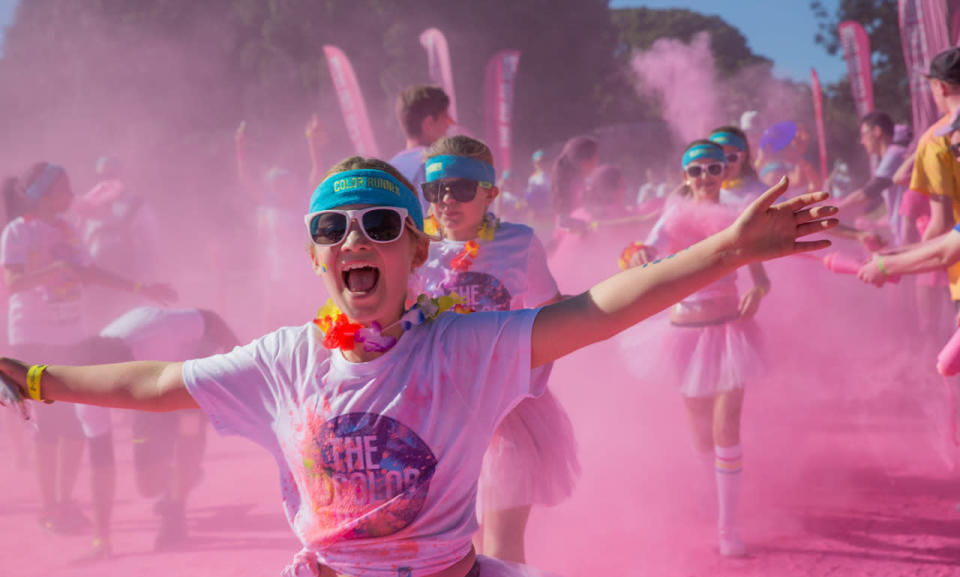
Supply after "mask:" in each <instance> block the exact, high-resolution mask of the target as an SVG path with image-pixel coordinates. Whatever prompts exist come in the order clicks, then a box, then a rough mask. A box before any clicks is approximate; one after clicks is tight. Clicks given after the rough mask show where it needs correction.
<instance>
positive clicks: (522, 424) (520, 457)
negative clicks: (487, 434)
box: [477, 369, 580, 519]
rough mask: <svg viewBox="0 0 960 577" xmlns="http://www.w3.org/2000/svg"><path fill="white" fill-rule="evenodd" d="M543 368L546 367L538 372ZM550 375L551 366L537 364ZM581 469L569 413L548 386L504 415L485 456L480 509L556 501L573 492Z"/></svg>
mask: <svg viewBox="0 0 960 577" xmlns="http://www.w3.org/2000/svg"><path fill="white" fill-rule="evenodd" d="M538 373H542V374H540V375H538ZM534 375H535V376H534V378H543V379H546V378H547V376H548V375H549V370H546V371H543V370H542V369H537V370H535V371H534ZM579 474H580V462H579V461H578V460H577V444H576V439H575V438H574V435H573V425H572V423H571V422H570V417H568V416H567V412H566V411H564V410H563V407H562V406H561V405H560V403H559V401H557V398H556V397H555V396H553V393H551V392H550V389H549V388H546V389H545V390H544V393H543V394H542V395H540V396H539V397H535V398H530V399H524V400H523V401H521V402H520V404H519V405H517V406H516V408H514V409H513V410H512V411H510V413H508V414H507V416H506V417H504V419H503V421H501V422H500V425H499V426H498V427H497V430H496V432H495V433H494V434H493V439H492V440H491V441H490V447H489V448H487V452H486V454H485V455H484V456H483V467H482V469H481V471H480V483H479V487H478V490H477V513H478V516H479V517H480V519H483V511H501V510H503V509H509V508H512V507H521V506H524V505H547V506H551V505H556V504H558V503H560V502H561V501H563V500H564V499H566V498H568V497H569V496H570V495H571V494H573V487H574V485H575V484H576V480H577V477H578V476H579Z"/></svg>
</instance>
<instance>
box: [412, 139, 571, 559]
mask: <svg viewBox="0 0 960 577" xmlns="http://www.w3.org/2000/svg"><path fill="white" fill-rule="evenodd" d="M426 158H427V160H426V183H425V184H423V185H422V189H423V197H424V198H425V199H426V200H427V202H429V203H430V204H431V206H432V213H433V215H434V216H435V218H436V223H437V225H438V229H437V232H438V233H439V234H440V235H441V237H442V239H441V240H440V241H439V242H434V243H431V245H430V256H429V257H428V258H427V262H426V264H425V265H424V266H423V267H421V269H420V277H421V280H422V282H423V288H424V290H425V292H426V293H427V294H429V295H431V296H435V297H438V296H442V295H447V294H451V293H457V294H458V295H460V296H461V297H462V298H463V300H464V304H465V305H466V306H467V307H469V308H470V309H472V310H475V311H508V310H512V309H521V308H533V307H538V306H542V305H545V304H549V303H551V302H556V301H557V300H559V296H560V295H559V292H558V290H557V283H556V281H555V280H554V278H553V275H551V274H550V269H549V268H548V267H547V258H546V253H545V252H544V250H543V246H542V245H541V244H540V241H539V240H538V239H537V237H536V235H535V234H534V232H533V229H532V228H530V227H528V226H526V225H522V224H514V223H510V222H501V221H500V220H499V219H497V218H496V216H494V215H493V213H491V212H488V211H489V209H490V205H491V203H492V202H493V200H494V199H495V198H496V197H497V195H498V194H499V192H500V191H499V190H498V189H497V187H496V186H494V183H495V182H497V180H496V173H495V171H494V168H493V153H492V152H491V151H490V149H489V148H488V147H487V145H486V144H484V143H482V142H480V141H479V140H476V139H473V138H470V137H467V136H453V137H448V138H443V139H441V140H438V141H437V142H435V143H434V144H433V145H432V146H431V147H430V149H429V150H428V151H427V154H426ZM551 367H552V365H545V366H543V367H540V368H538V369H535V370H534V371H533V376H532V377H531V380H532V381H533V382H535V383H537V385H536V386H537V388H539V389H542V390H543V394H542V395H540V396H539V397H537V398H532V399H527V400H524V401H522V402H521V403H520V404H519V405H517V407H516V408H515V409H513V410H512V411H511V412H510V413H509V414H507V416H506V417H505V418H504V420H503V421H502V422H501V423H500V426H499V428H498V429H497V431H496V432H495V433H494V435H493V441H492V442H491V443H490V448H489V449H488V450H487V454H486V455H485V456H484V460H483V469H482V471H481V474H480V487H479V494H478V500H477V503H478V512H479V513H480V518H481V533H480V535H479V538H478V539H477V540H476V541H478V542H479V543H478V544H479V545H480V546H481V547H480V548H481V549H482V551H483V553H484V554H486V555H490V556H492V557H497V558H499V559H505V560H508V561H516V562H521V563H522V562H523V561H524V542H523V535H524V530H525V528H526V524H527V519H528V518H529V516H530V508H531V505H556V504H557V503H559V502H560V501H562V500H564V499H566V498H567V497H569V496H570V494H571V493H572V492H573V486H574V483H575V481H576V475H577V473H578V472H579V469H580V466H579V463H578V462H577V455H576V443H575V440H574V436H573V426H572V425H571V423H570V419H569V418H568V417H567V414H566V412H565V411H564V410H563V407H561V406H560V403H559V402H558V401H557V399H556V398H555V397H554V396H553V394H552V393H551V392H550V390H549V389H548V388H546V382H547V379H548V378H549V376H550V369H551Z"/></svg>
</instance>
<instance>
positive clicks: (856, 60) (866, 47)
mask: <svg viewBox="0 0 960 577" xmlns="http://www.w3.org/2000/svg"><path fill="white" fill-rule="evenodd" d="M837 34H838V35H839V36H840V47H841V48H842V49H843V58H844V60H846V61H847V75H848V76H849V77H850V92H851V93H852V94H853V102H854V103H855V104H856V107H857V116H859V117H860V118H863V117H864V116H866V115H867V114H869V113H870V112H873V109H874V103H873V64H872V62H871V61H870V38H869V37H868V36H867V31H866V30H864V29H863V26H862V25H861V24H860V23H859V22H854V21H852V20H846V21H844V22H841V23H840V25H839V26H838V27H837Z"/></svg>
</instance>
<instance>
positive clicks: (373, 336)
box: [313, 293, 473, 353]
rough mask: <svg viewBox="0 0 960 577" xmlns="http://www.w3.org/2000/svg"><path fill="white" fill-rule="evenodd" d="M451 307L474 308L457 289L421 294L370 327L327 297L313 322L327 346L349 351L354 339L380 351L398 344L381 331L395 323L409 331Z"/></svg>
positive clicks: (461, 310)
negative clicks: (395, 316) (390, 319)
mask: <svg viewBox="0 0 960 577" xmlns="http://www.w3.org/2000/svg"><path fill="white" fill-rule="evenodd" d="M449 310H452V311H453V312H455V313H461V314H467V313H472V312H473V309H471V308H470V307H468V306H466V305H464V304H463V298H461V297H460V295H458V294H457V293H450V294H448V295H444V296H442V297H435V298H434V297H428V296H427V295H420V296H419V297H417V302H416V304H414V305H413V306H412V307H410V309H409V310H407V312H405V313H403V315H402V316H401V317H400V319H399V320H398V321H397V322H395V323H393V324H391V325H388V326H387V327H386V328H383V327H381V326H380V323H378V322H376V321H374V322H373V323H371V324H370V326H369V327H365V326H363V325H361V324H360V323H356V322H353V321H351V320H350V319H349V318H348V317H347V315H345V314H344V313H343V311H341V310H340V308H339V307H338V306H337V305H336V304H334V302H333V299H327V302H326V304H325V305H323V307H322V308H321V309H320V310H319V311H317V316H316V318H314V319H313V324H315V325H317V327H319V329H320V331H322V332H323V346H324V347H325V348H328V349H340V350H341V351H352V350H353V349H355V348H356V346H357V343H363V350H364V351H366V352H368V353H383V352H386V351H389V350H390V349H392V348H393V346H394V345H396V344H397V339H396V337H392V336H390V335H385V334H383V333H384V331H386V330H389V329H391V328H393V327H395V326H398V325H399V326H401V327H403V330H404V331H408V330H410V329H411V328H413V327H415V326H419V325H422V324H423V323H424V322H426V321H427V320H433V319H435V318H437V316H439V315H440V313H443V312H446V311H449Z"/></svg>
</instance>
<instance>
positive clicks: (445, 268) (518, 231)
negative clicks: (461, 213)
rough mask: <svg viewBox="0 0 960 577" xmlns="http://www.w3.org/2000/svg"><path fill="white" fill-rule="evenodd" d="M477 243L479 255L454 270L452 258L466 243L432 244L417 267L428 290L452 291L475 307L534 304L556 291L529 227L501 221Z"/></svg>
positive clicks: (433, 293)
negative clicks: (489, 237)
mask: <svg viewBox="0 0 960 577" xmlns="http://www.w3.org/2000/svg"><path fill="white" fill-rule="evenodd" d="M477 243H478V245H479V247H478V249H477V256H476V258H475V259H473V264H472V265H471V266H470V268H469V269H468V270H467V271H465V272H456V271H453V270H452V269H451V267H450V261H452V260H453V259H454V258H456V257H457V255H459V254H460V253H461V252H462V251H463V248H464V246H465V245H466V242H461V241H455V240H446V239H444V240H442V241H440V242H433V243H430V256H429V257H428V258H427V262H426V264H424V265H423V266H422V267H420V269H419V271H418V274H419V275H420V277H421V279H422V286H423V288H424V290H425V291H426V292H427V294H429V295H431V296H440V295H444V294H449V293H451V292H456V293H457V294H459V295H460V296H461V297H463V298H464V299H465V300H466V304H467V306H469V307H471V308H473V309H474V310H477V311H506V310H511V309H520V308H530V307H538V306H540V305H542V304H543V303H545V302H546V301H548V300H550V299H552V298H553V297H555V296H556V295H557V292H558V291H557V282H556V281H555V280H554V278H553V275H552V274H550V269H549V268H548V267H547V255H546V252H545V251H544V250H543V245H542V244H541V243H540V240H539V239H538V238H537V235H536V234H535V233H534V232H533V229H532V228H530V227H529V226H526V225H523V224H515V223H511V222H503V223H501V224H500V228H499V229H497V231H496V233H495V235H494V237H493V241H483V240H478V241H477Z"/></svg>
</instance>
